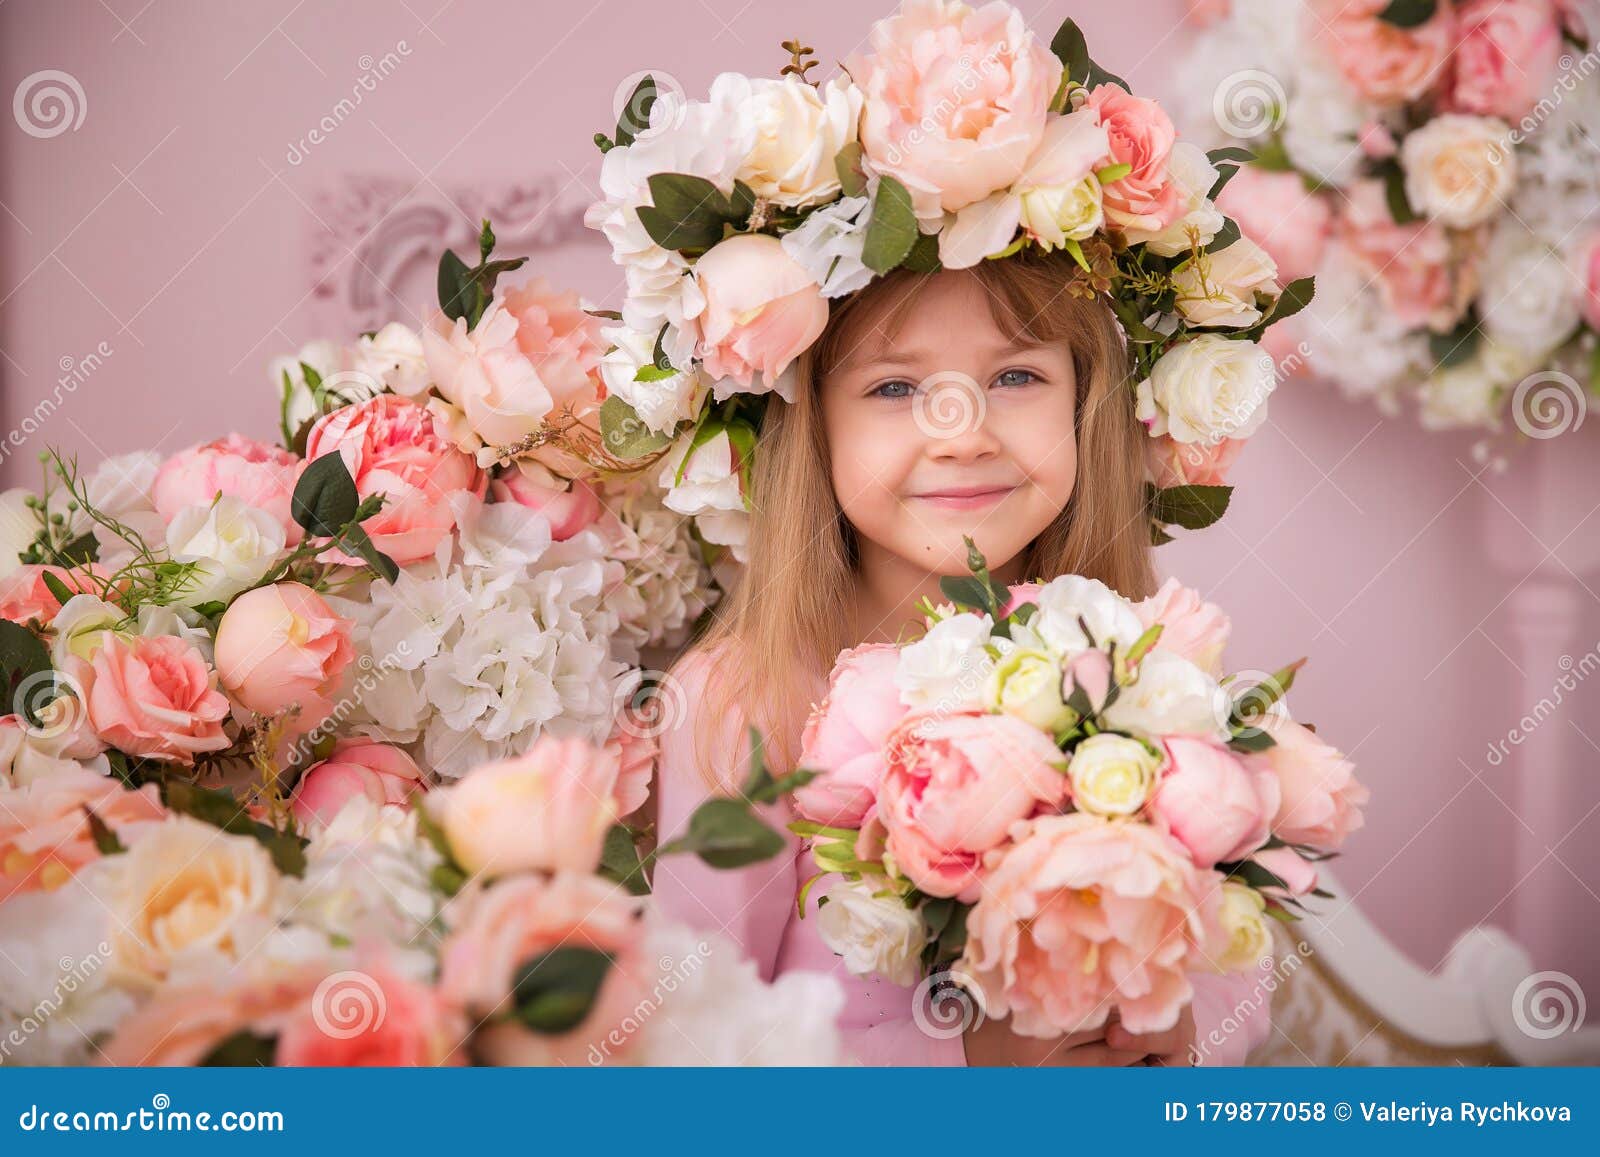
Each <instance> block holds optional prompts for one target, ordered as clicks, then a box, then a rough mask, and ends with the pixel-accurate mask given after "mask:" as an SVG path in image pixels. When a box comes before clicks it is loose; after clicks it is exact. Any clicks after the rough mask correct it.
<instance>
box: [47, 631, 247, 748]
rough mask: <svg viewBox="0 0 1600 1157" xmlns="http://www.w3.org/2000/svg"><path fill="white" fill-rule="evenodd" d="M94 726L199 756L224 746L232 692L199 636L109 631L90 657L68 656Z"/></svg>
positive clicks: (123, 741) (119, 737)
mask: <svg viewBox="0 0 1600 1157" xmlns="http://www.w3.org/2000/svg"><path fill="white" fill-rule="evenodd" d="M68 670H69V673H70V674H71V675H72V676H73V677H75V678H76V679H77V680H78V683H79V686H81V687H82V688H83V696H82V698H83V701H84V704H85V708H86V710H87V712H88V715H89V723H90V725H91V726H92V727H93V728H94V730H95V734H96V735H98V736H99V737H100V738H101V739H103V740H105V742H106V743H107V744H109V745H110V746H112V747H114V748H116V749H117V750H118V751H125V752H127V753H128V754H129V755H142V756H145V757H146V758H148V759H161V760H171V761H172V762H174V763H181V764H192V763H193V762H194V757H195V755H196V754H197V753H199V752H202V751H221V750H222V749H223V748H225V747H228V746H229V745H230V743H231V740H229V739H228V737H227V736H226V735H224V734H223V731H222V722H223V720H225V719H227V717H228V712H229V706H228V697H227V696H226V695H224V694H223V693H222V692H221V691H219V690H218V689H217V677H216V674H215V673H214V672H213V671H212V670H211V668H210V667H208V666H206V661H205V659H204V658H203V657H202V656H201V654H200V652H199V651H198V650H196V649H195V647H194V644H193V643H190V642H189V641H188V640H186V639H180V638H178V637H177V636H175V635H133V636H124V635H119V634H117V633H116V632H113V631H106V632H105V633H104V634H103V635H102V641H101V643H100V645H99V646H98V647H96V648H95V649H94V654H93V656H92V657H91V658H90V659H88V660H87V661H86V660H83V659H79V658H72V659H69V660H68Z"/></svg>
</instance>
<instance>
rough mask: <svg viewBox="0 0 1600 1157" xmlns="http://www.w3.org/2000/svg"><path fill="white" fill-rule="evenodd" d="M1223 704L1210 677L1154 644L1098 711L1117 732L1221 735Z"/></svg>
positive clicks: (1225, 700) (1223, 698) (1225, 709)
mask: <svg viewBox="0 0 1600 1157" xmlns="http://www.w3.org/2000/svg"><path fill="white" fill-rule="evenodd" d="M1229 707H1230V702H1229V699H1228V695H1227V692H1226V691H1224V690H1223V689H1222V688H1221V687H1220V686H1219V685H1218V684H1217V681H1216V680H1215V679H1213V678H1212V677H1211V676H1210V675H1207V674H1206V673H1205V672H1204V671H1202V670H1201V669H1200V668H1199V667H1197V666H1195V665H1194V664H1193V663H1191V662H1190V661H1189V660H1188V659H1185V658H1184V657H1183V656H1181V655H1177V654H1174V653H1173V652H1171V651H1162V650H1159V649H1158V650H1154V651H1151V652H1150V653H1149V654H1148V655H1146V656H1145V657H1144V658H1143V659H1141V660H1140V661H1139V672H1138V677H1137V678H1136V679H1135V680H1134V681H1133V682H1132V683H1130V684H1128V685H1127V686H1125V687H1123V688H1122V691H1121V693H1120V694H1119V695H1118V696H1117V698H1116V701H1115V702H1114V703H1112V704H1111V706H1110V707H1107V708H1106V709H1105V711H1104V712H1102V714H1103V716H1104V718H1105V721H1106V724H1107V725H1108V726H1110V727H1114V728H1116V729H1117V730H1118V731H1132V732H1134V733H1136V734H1138V735H1148V736H1160V735H1209V736H1213V737H1215V738H1217V739H1223V738H1226V736H1227V734H1228V729H1227V720H1228V710H1229Z"/></svg>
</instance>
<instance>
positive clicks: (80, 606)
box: [50, 594, 127, 671]
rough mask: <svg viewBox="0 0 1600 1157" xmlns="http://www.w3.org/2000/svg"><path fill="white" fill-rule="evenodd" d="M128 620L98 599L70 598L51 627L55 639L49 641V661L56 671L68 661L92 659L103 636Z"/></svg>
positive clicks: (79, 596)
mask: <svg viewBox="0 0 1600 1157" xmlns="http://www.w3.org/2000/svg"><path fill="white" fill-rule="evenodd" d="M125 618H127V615H125V614H124V613H123V611H122V609H121V608H120V607H114V606H112V605H111V604H110V603H108V602H106V601H105V600H104V599H102V598H101V597H100V596H99V595H87V594H84V595H73V596H72V597H71V598H70V599H68V600H67V601H66V602H64V603H62V604H61V609H60V610H59V611H57V612H56V617H55V619H54V620H53V621H52V622H51V627H52V628H53V629H54V630H55V638H53V639H51V640H50V661H51V662H52V663H53V664H55V667H56V669H57V670H58V671H59V670H62V669H64V668H65V667H66V664H67V660H68V659H69V658H73V657H76V658H79V659H88V658H92V657H93V655H94V652H95V648H97V647H98V646H99V645H100V641H101V636H102V635H103V634H104V632H106V631H109V630H112V629H113V628H115V627H116V625H117V624H118V623H120V622H122V620H123V619H125Z"/></svg>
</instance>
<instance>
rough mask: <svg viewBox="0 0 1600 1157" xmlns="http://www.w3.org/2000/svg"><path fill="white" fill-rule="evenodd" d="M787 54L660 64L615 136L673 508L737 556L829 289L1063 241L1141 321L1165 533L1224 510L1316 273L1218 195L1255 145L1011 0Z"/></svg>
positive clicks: (616, 346) (629, 315) (608, 424)
mask: <svg viewBox="0 0 1600 1157" xmlns="http://www.w3.org/2000/svg"><path fill="white" fill-rule="evenodd" d="M783 47H784V48H785V49H786V50H787V51H788V52H789V54H790V63H789V64H788V65H786V66H785V67H784V68H783V69H782V71H781V73H780V75H779V77H777V78H776V79H773V78H765V77H747V76H743V75H740V74H738V73H731V72H730V73H723V74H721V75H720V76H718V77H717V78H716V79H715V80H714V81H713V82H712V85H711V91H710V93H709V95H708V96H707V98H706V99H705V100H690V99H687V98H686V97H684V96H683V94H682V93H681V92H678V91H674V90H671V89H665V88H661V87H658V86H657V84H656V82H655V80H654V79H653V78H652V77H650V76H646V77H644V79H643V80H641V81H640V82H639V83H638V85H637V86H636V87H634V88H633V89H632V90H631V93H630V95H629V97H628V101H627V105H626V109H625V112H624V114H623V115H622V117H621V119H620V121H619V123H618V126H617V129H616V133H615V135H614V136H612V137H607V136H605V135H604V134H597V135H596V137H595V140H596V143H597V144H598V145H599V146H600V148H601V150H602V151H603V152H604V154H605V156H604V160H603V162H602V165H601V176H600V183H601V189H602V193H603V199H602V200H600V201H598V202H596V203H595V204H593V205H592V206H591V207H590V208H589V210H588V212H587V213H586V215H585V223H586V224H587V225H588V226H589V227H591V228H594V229H598V230H600V231H601V232H603V233H604V234H605V236H606V238H607V239H608V240H609V241H610V243H611V249H612V258H613V260H615V261H616V262H617V264H619V265H621V266H622V267H623V270H624V272H625V274H626V279H627V299H626V301H625V303H624V305H623V308H622V310H621V312H620V313H615V314H608V315H607V316H609V317H611V318H612V320H613V321H615V322H616V324H615V325H613V326H610V327H608V328H607V329H606V330H605V331H604V337H605V338H606V339H607V340H608V341H609V342H610V343H611V348H610V351H609V352H608V353H607V354H606V355H605V357H604V359H603V361H602V366H601V370H602V374H603V376H604V379H605V383H606V387H607V392H608V397H607V398H606V400H605V403H604V405H603V407H602V410H601V430H602V438H603V441H604V443H605V446H606V449H607V451H608V452H609V453H610V454H612V455H614V456H615V457H616V458H618V459H622V460H626V461H629V462H632V463H635V464H636V466H637V467H645V466H649V465H653V464H655V463H657V462H660V463H661V474H660V481H661V484H662V486H663V487H665V488H666V490H667V497H666V502H667V505H668V506H670V507H671V508H672V509H674V510H677V511H678V512H680V513H682V514H686V515H692V516H694V517H695V519H696V524H697V527H698V529H699V531H700V533H701V536H702V537H703V538H704V539H705V541H706V542H708V543H712V544H721V545H724V546H727V547H729V548H730V549H731V550H732V552H733V554H734V556H735V558H739V559H741V560H742V558H743V547H744V541H745V533H746V529H747V528H746V525H745V521H746V517H747V516H746V511H747V496H748V494H749V474H750V465H751V454H752V452H753V449H754V446H755V441H756V432H757V430H758V429H759V421H760V414H761V410H762V409H763V408H764V406H765V405H766V404H767V401H768V398H769V396H770V395H771V394H777V395H778V396H779V397H780V398H782V399H784V400H785V401H791V402H792V401H793V400H794V362H795V359H796V358H797V357H798V356H799V354H800V353H801V352H803V351H804V350H805V349H806V348H807V347H809V346H810V345H811V344H812V343H813V342H815V341H816V340H817V338H818V337H819V336H820V334H821V333H822V331H823V328H824V327H825V325H826V324H827V321H828V314H829V301H830V300H831V299H833V298H837V297H842V296H844V295H845V294H849V293H852V292H854V291H855V290H858V289H860V288H862V287H863V286H865V285H867V284H869V283H870V282H871V281H872V279H873V278H874V277H876V276H882V275H884V274H887V273H889V272H891V271H893V270H896V269H900V268H905V269H910V270H913V271H918V272H930V273H931V272H933V271H936V270H938V269H941V268H943V269H964V268H968V267H971V266H973V265H976V264H978V263H979V262H980V261H984V260H994V259H1004V258H1006V257H1009V256H1011V255H1012V254H1015V253H1017V252H1019V251H1021V250H1023V249H1025V248H1028V247H1030V246H1032V247H1036V248H1037V249H1039V250H1043V251H1047V252H1048V251H1054V250H1058V249H1060V250H1064V251H1066V252H1067V253H1068V254H1070V255H1071V258H1072V266H1071V272H1070V275H1069V277H1068V278H1067V280H1066V282H1065V283H1064V285H1063V291H1064V292H1067V293H1071V294H1074V295H1077V296H1081V297H1084V298H1090V299H1094V298H1101V299H1104V300H1105V301H1106V302H1107V304H1108V305H1109V307H1110V308H1111V309H1112V310H1113V312H1114V313H1115V315H1116V317H1117V319H1118V321H1119V323H1120V325H1121V328H1122V331H1123V333H1124V334H1125V335H1126V338H1127V346H1128V355H1129V360H1130V363H1131V368H1132V373H1131V375H1130V377H1129V379H1128V380H1129V385H1130V386H1131V387H1132V388H1133V389H1135V390H1136V393H1137V413H1138V416H1139V418H1140V420H1141V421H1143V422H1144V423H1145V425H1146V427H1147V429H1148V431H1149V433H1150V436H1151V441H1150V444H1149V454H1148V479H1149V480H1148V484H1147V493H1148V497H1149V508H1150V517H1151V524H1152V534H1153V536H1154V539H1155V541H1156V542H1165V541H1168V540H1169V538H1170V535H1169V534H1168V533H1167V530H1166V528H1167V527H1168V526H1171V525H1177V526H1182V527H1184V528H1186V529H1198V528H1200V527H1203V526H1208V525H1210V524H1211V523H1212V522H1214V521H1216V520H1217V519H1218V518H1220V517H1221V515H1222V513H1223V512H1224V510H1226V508H1227V504H1228V498H1229V495H1230V492H1231V488H1230V487H1228V486H1226V485H1224V477H1225V474H1226V472H1227V470H1228V468H1229V467H1230V466H1231V464H1232V462H1233V460H1234V458H1235V457H1236V456H1237V453H1238V450H1239V447H1240V445H1241V444H1242V441H1243V440H1244V439H1245V438H1247V437H1249V436H1250V435H1251V434H1252V433H1254V432H1255V431H1256V430H1257V429H1258V428H1259V427H1260V425H1261V424H1262V422H1263V421H1264V420H1265V418H1266V412H1267V397H1268V395H1269V394H1270V393H1271V392H1272V389H1273V387H1274V386H1275V385H1276V376H1277V375H1276V371H1275V367H1274V365H1273V362H1272V359H1271V357H1270V356H1268V355H1267V353H1266V352H1265V351H1264V350H1263V349H1262V348H1261V346H1260V345H1259V344H1257V343H1258V340H1259V339H1260V337H1261V335H1262V333H1263V332H1264V331H1265V330H1266V328H1267V326H1268V325H1270V324H1272V323H1274V322H1276V321H1279V320H1281V319H1283V318H1285V317H1288V316H1290V315H1291V314H1293V313H1295V312H1297V311H1298V310H1300V309H1301V308H1303V307H1304V306H1305V305H1306V303H1307V302H1308V301H1309V300H1310V299H1311V293H1312V284H1311V279H1310V278H1304V279H1301V280H1299V281H1295V282H1293V283H1291V284H1289V285H1288V286H1280V285H1279V284H1278V280H1277V267H1276V265H1275V264H1274V263H1273V261H1272V259H1271V258H1270V257H1269V256H1268V255H1267V254H1266V252H1265V251H1263V250H1262V249H1261V248H1260V247H1259V246H1257V245H1255V244H1254V243H1253V242H1251V241H1250V240H1249V239H1247V238H1245V237H1243V236H1241V235H1240V232H1239V229H1238V227H1237V225H1236V224H1235V223H1234V222H1233V221H1231V220H1229V219H1228V218H1227V217H1225V216H1224V215H1223V214H1222V213H1221V212H1220V211H1219V210H1218V209H1217V207H1216V204H1215V201H1214V199H1215V197H1216V196H1217V194H1218V193H1219V192H1220V191H1221V189H1222V186H1223V185H1224V184H1225V183H1226V181H1227V180H1228V178H1229V177H1230V176H1232V174H1233V173H1235V172H1236V171H1237V170H1238V168H1239V166H1240V165H1242V164H1245V163H1247V162H1248V161H1249V160H1251V159H1252V158H1251V154H1250V153H1249V152H1248V151H1247V150H1244V149H1240V148H1224V149H1218V150H1215V151H1214V152H1212V153H1210V154H1207V153H1205V152H1204V151H1202V150H1201V149H1200V148H1198V147H1196V146H1194V145H1192V144H1189V143H1187V142H1184V141H1179V140H1178V139H1177V133H1176V131H1175V130H1174V128H1173V125H1172V121H1171V119H1170V118H1169V117H1168V116H1167V114H1166V113H1165V112H1164V111H1163V110H1162V108H1161V106H1160V105H1159V104H1157V103H1156V102H1155V101H1153V100H1149V99H1147V98H1144V97H1136V96H1134V95H1132V94H1131V93H1130V92H1129V90H1128V85H1127V84H1126V82H1124V81H1123V80H1121V79H1120V78H1118V77H1116V76H1113V75H1112V74H1110V73H1108V72H1106V71H1105V70H1104V69H1102V68H1100V67H1099V66H1098V65H1097V64H1095V62H1094V61H1093V60H1092V59H1091V58H1090V56H1089V53H1088V49H1087V47H1086V45H1085V42H1084V37H1083V33H1082V32H1081V31H1080V30H1079V28H1078V26H1077V25H1076V24H1075V23H1074V22H1073V21H1071V20H1068V21H1067V22H1066V23H1065V24H1063V25H1062V27H1061V30H1060V31H1059V32H1057V33H1056V36H1055V38H1054V40H1052V41H1051V42H1050V44H1049V45H1048V46H1047V45H1045V44H1044V43H1042V42H1041V41H1039V40H1038V39H1037V38H1036V37H1035V36H1034V35H1033V33H1032V32H1030V31H1029V30H1028V29H1027V27H1026V25H1025V24H1024V21H1023V18H1022V16H1021V14H1020V13H1018V12H1017V11H1016V9H1014V8H1012V7H1011V6H1010V5H1008V4H1005V3H1002V2H998V0H997V2H995V3H990V4H986V5H984V6H983V7H981V8H971V7H968V6H967V5H965V4H963V3H960V2H959V0H904V3H902V5H901V7H900V9H899V10H898V11H897V12H896V13H895V14H894V15H892V16H889V17H887V18H885V19H882V20H880V21H878V22H877V24H876V25H874V26H873V29H872V32H871V35H870V37H869V40H868V47H867V48H866V50H865V51H860V52H857V53H854V54H852V55H851V56H850V57H849V58H848V59H847V60H846V61H845V62H844V64H843V70H844V71H843V75H840V76H836V77H833V78H832V79H829V80H828V81H827V82H826V83H818V82H817V81H814V80H812V79H810V78H809V76H808V75H807V74H808V72H809V71H810V70H811V69H812V68H813V67H815V63H816V62H815V61H812V60H810V59H808V58H809V57H810V56H811V55H812V53H813V50H812V49H811V48H809V47H807V46H805V45H802V44H801V43H799V42H798V41H788V42H785V44H784V45H783ZM941 382H943V376H941ZM940 388H941V389H944V388H951V387H949V386H948V384H942V385H941V386H940ZM941 411H943V412H946V413H948V412H951V411H955V412H959V413H961V414H963V415H964V417H963V419H962V420H964V421H970V420H971V414H972V413H973V408H972V407H970V406H962V407H948V406H947V407H936V406H923V407H919V408H918V416H919V421H925V422H927V423H928V428H929V433H930V434H933V435H934V436H939V435H941V434H942V435H945V436H951V435H953V434H954V433H959V432H960V431H959V430H954V431H952V430H949V429H947V428H944V429H941V428H940V426H939V423H938V421H937V419H936V418H935V417H933V416H932V415H936V414H938V413H940V412H941ZM977 412H978V413H979V414H980V415H981V407H979V408H978V410H977ZM980 420H981V417H980Z"/></svg>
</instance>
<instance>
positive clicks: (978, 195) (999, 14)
mask: <svg viewBox="0 0 1600 1157" xmlns="http://www.w3.org/2000/svg"><path fill="white" fill-rule="evenodd" d="M845 70H846V71H847V72H849V74H850V77H851V79H853V80H854V81H855V83H856V85H857V87H859V88H860V89H861V91H862V94H863V97H864V98H865V99H864V101H863V103H862V110H861V147H862V151H863V152H864V153H865V154H866V156H867V158H868V159H869V160H870V162H871V164H872V166H873V167H874V168H875V169H876V170H877V171H878V172H880V173H887V174H889V175H891V176H893V177H894V178H895V179H897V180H898V181H900V183H901V184H903V185H905V187H906V189H907V190H908V191H909V192H910V193H911V197H912V203H913V206H914V208H915V211H916V215H917V217H918V218H920V219H921V220H922V221H923V222H925V223H927V228H926V231H929V232H931V231H932V228H931V226H932V224H933V223H938V222H941V221H942V218H943V216H944V214H945V213H946V212H954V211H955V210H957V209H960V208H962V207H963V206H965V205H970V204H972V203H973V202H975V201H981V200H983V199H984V198H985V197H987V196H989V194H991V193H994V192H997V191H998V190H1001V189H1004V188H1006V187H1007V186H1009V185H1010V184H1011V183H1012V181H1014V180H1015V179H1016V178H1017V175H1018V174H1019V173H1021V172H1022V168H1023V166H1024V165H1025V164H1026V163H1027V160H1028V157H1029V156H1030V155H1031V154H1032V153H1033V151H1034V148H1035V146H1037V145H1038V143H1039V139H1040V137H1041V136H1042V134H1043V133H1044V127H1045V116H1046V113H1047V111H1048V110H1049V107H1050V102H1051V100H1052V99H1053V98H1054V97H1055V93H1056V88H1057V87H1058V86H1059V85H1060V83H1061V62H1060V61H1059V60H1057V59H1056V58H1055V55H1054V54H1053V53H1051V51H1050V50H1049V48H1048V47H1047V46H1046V45H1045V44H1042V43H1041V42H1040V41H1039V40H1038V39H1037V38H1035V37H1034V35H1033V33H1032V32H1030V31H1029V30H1028V28H1027V25H1026V23H1025V22H1024V20H1023V18H1022V14H1021V13H1019V12H1018V11H1017V10H1016V9H1015V8H1012V7H1011V6H1010V5H1007V4H986V5H984V6H983V7H981V8H976V9H974V8H969V7H967V5H965V4H963V3H960V2H959V0H905V2H904V3H903V4H901V6H900V9H899V10H898V11H897V12H896V13H895V14H894V15H893V16H890V17H888V18H886V19H883V20H880V21H878V22H877V23H876V24H875V25H873V27H872V32H871V37H870V44H869V48H868V50H867V51H865V52H857V53H854V54H852V55H851V56H850V57H849V58H848V59H847V60H846V61H845Z"/></svg>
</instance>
